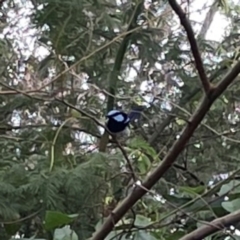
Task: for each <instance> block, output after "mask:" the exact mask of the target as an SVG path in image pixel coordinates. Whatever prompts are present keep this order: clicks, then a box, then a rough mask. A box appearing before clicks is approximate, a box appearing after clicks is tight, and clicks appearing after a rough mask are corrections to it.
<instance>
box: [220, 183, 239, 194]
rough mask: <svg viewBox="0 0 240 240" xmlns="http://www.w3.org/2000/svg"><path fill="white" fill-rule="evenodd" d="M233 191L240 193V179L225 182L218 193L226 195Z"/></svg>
mask: <svg viewBox="0 0 240 240" xmlns="http://www.w3.org/2000/svg"><path fill="white" fill-rule="evenodd" d="M230 191H231V193H233V194H234V193H240V181H238V180H232V181H231V182H229V183H227V184H224V185H222V187H221V189H220V191H219V192H218V194H219V195H220V196H221V195H224V194H226V193H228V192H230Z"/></svg>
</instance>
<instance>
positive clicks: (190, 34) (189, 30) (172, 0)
mask: <svg viewBox="0 0 240 240" xmlns="http://www.w3.org/2000/svg"><path fill="white" fill-rule="evenodd" d="M168 2H169V4H170V5H171V7H172V9H173V10H174V11H175V13H176V14H177V15H178V17H179V19H180V22H181V24H182V26H183V27H184V29H185V31H186V33H187V37H188V40H189V43H190V46H191V51H192V54H193V57H194V60H195V64H196V68H197V71H198V74H199V77H200V80H201V82H202V85H203V88H204V91H205V93H206V94H208V93H209V91H211V85H210V83H209V81H208V79H207V76H206V73H205V70H204V67H203V62H202V59H201V56H200V53H199V50H198V46H197V41H196V39H195V37H194V32H193V29H192V27H191V24H190V22H189V20H188V19H187V16H186V14H185V13H184V12H183V10H182V8H181V6H180V5H179V4H178V3H177V2H176V0H169V1H168Z"/></svg>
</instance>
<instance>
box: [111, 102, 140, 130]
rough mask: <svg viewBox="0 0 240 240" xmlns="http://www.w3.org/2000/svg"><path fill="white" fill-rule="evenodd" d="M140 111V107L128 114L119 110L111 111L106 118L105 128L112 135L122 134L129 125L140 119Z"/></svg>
mask: <svg viewBox="0 0 240 240" xmlns="http://www.w3.org/2000/svg"><path fill="white" fill-rule="evenodd" d="M142 111H143V107H142V106H138V107H135V108H134V109H132V110H131V112H130V113H129V114H127V113H125V112H123V111H120V110H111V111H110V112H109V113H108V114H107V116H106V117H107V118H108V121H107V124H106V126H107V128H108V130H109V131H110V132H111V133H113V134H116V133H120V132H123V131H124V130H125V129H126V128H127V127H128V126H129V124H130V123H133V122H134V121H136V120H138V119H139V118H140V116H141V112H142Z"/></svg>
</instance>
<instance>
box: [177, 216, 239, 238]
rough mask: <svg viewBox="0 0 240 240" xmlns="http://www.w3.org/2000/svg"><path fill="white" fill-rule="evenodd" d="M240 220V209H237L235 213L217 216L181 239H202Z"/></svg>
mask: <svg viewBox="0 0 240 240" xmlns="http://www.w3.org/2000/svg"><path fill="white" fill-rule="evenodd" d="M239 221H240V211H236V212H234V213H231V214H228V215H226V216H224V217H221V218H217V219H215V220H213V221H212V222H210V223H208V224H206V225H203V226H201V227H200V228H198V229H196V230H194V231H192V232H191V233H189V234H187V235H185V236H184V237H182V238H181V239H180V240H201V239H204V238H205V237H207V236H209V235H211V234H213V233H215V232H218V231H219V230H222V229H223V228H225V227H229V226H230V225H232V224H234V223H237V222H239Z"/></svg>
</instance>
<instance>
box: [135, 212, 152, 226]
mask: <svg viewBox="0 0 240 240" xmlns="http://www.w3.org/2000/svg"><path fill="white" fill-rule="evenodd" d="M151 223H152V222H151V220H150V219H149V218H146V217H145V216H142V215H137V216H136V219H135V222H134V225H135V226H138V227H146V226H148V225H149V224H151Z"/></svg>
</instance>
